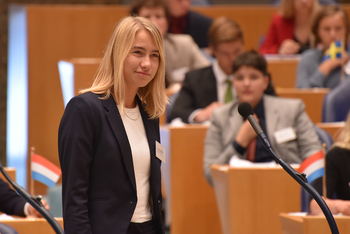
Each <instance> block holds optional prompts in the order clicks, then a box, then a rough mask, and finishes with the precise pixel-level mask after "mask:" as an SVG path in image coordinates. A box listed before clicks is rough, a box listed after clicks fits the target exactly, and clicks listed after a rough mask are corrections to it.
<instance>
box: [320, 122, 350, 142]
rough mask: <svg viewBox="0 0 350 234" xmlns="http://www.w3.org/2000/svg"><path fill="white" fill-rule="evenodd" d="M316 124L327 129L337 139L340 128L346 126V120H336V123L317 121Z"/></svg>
mask: <svg viewBox="0 0 350 234" xmlns="http://www.w3.org/2000/svg"><path fill="white" fill-rule="evenodd" d="M316 126H317V127H319V128H322V129H324V130H326V131H327V132H328V133H329V134H330V135H331V136H332V137H333V140H334V141H335V140H336V137H337V134H338V132H339V129H340V128H343V127H344V126H345V122H334V123H331V122H329V123H316Z"/></svg>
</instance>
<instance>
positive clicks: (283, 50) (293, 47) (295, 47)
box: [278, 39, 300, 55]
mask: <svg viewBox="0 0 350 234" xmlns="http://www.w3.org/2000/svg"><path fill="white" fill-rule="evenodd" d="M299 50H300V44H299V43H298V42H296V41H294V40H292V39H286V40H284V41H283V42H282V44H281V46H280V48H279V49H278V53H279V54H282V55H287V54H297V53H298V52H299Z"/></svg>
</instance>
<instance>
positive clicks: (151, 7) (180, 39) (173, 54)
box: [130, 0, 210, 92]
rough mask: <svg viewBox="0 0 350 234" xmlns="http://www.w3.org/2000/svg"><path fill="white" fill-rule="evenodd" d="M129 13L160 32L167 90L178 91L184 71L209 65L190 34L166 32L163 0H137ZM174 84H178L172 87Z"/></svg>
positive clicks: (165, 8)
mask: <svg viewBox="0 0 350 234" xmlns="http://www.w3.org/2000/svg"><path fill="white" fill-rule="evenodd" d="M130 14H131V15H138V16H141V17H145V18H147V19H149V20H150V21H152V23H154V24H155V25H156V26H157V27H158V29H159V30H160V32H161V33H162V36H163V40H164V53H165V72H166V84H167V87H168V90H170V89H172V88H174V89H175V90H174V92H177V91H179V89H180V88H181V84H182V82H183V80H184V78H185V73H186V72H188V71H190V70H193V69H197V68H202V67H207V66H209V65H210V61H209V60H208V59H207V58H206V57H205V56H204V55H203V53H202V52H201V51H200V49H199V48H198V45H197V44H196V43H195V42H194V41H193V39H192V37H191V36H189V35H185V34H172V33H168V28H169V17H170V15H169V9H168V5H167V3H166V2H165V1H164V0H137V1H135V2H134V3H133V4H132V5H131V8H130ZM176 84H180V86H177V87H173V86H174V85H176Z"/></svg>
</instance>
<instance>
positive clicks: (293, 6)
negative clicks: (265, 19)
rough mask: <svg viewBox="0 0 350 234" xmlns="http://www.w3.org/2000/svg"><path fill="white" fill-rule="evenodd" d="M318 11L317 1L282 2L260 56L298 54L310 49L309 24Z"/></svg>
mask: <svg viewBox="0 0 350 234" xmlns="http://www.w3.org/2000/svg"><path fill="white" fill-rule="evenodd" d="M318 9H319V4H318V1H317V0H283V1H282V3H281V7H280V11H279V13H277V14H275V15H274V17H273V19H272V22H271V24H270V28H269V31H268V33H267V34H266V38H265V41H264V42H263V44H262V45H261V48H260V52H261V53H262V54H282V55H287V54H299V53H301V52H303V51H304V50H306V49H308V48H309V47H310V35H311V23H312V19H313V16H314V14H315V12H316V11H317V10H318Z"/></svg>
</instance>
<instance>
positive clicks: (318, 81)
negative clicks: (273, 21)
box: [296, 5, 350, 89]
mask: <svg viewBox="0 0 350 234" xmlns="http://www.w3.org/2000/svg"><path fill="white" fill-rule="evenodd" d="M312 33H313V34H314V37H315V40H316V45H317V47H316V48H313V49H309V50H307V51H305V52H304V53H303V54H302V58H301V60H300V62H299V64H298V69H297V81H296V87H297V88H314V87H323V88H331V89H332V88H334V87H335V86H337V85H338V84H339V83H340V82H341V79H342V78H341V77H342V76H344V79H345V78H348V77H349V75H348V74H346V73H345V72H344V71H342V69H344V67H343V66H344V65H345V64H346V63H347V62H348V60H349V52H350V48H349V46H348V44H347V43H348V41H349V18H348V15H347V13H346V12H345V11H344V10H343V9H342V8H341V6H339V5H327V6H325V7H324V8H323V9H322V10H321V11H320V12H319V13H318V14H317V15H316V18H315V21H314V23H313V26H312ZM335 41H338V42H341V44H342V45H340V46H339V51H338V53H339V57H340V58H338V57H336V58H330V59H324V57H325V55H326V51H327V49H328V48H329V47H330V45H331V44H332V43H333V42H335Z"/></svg>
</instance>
